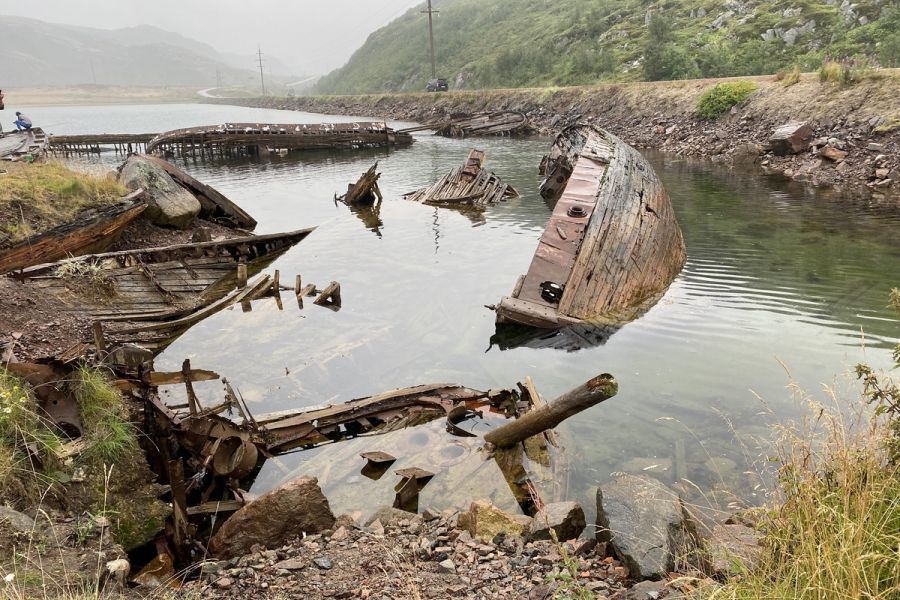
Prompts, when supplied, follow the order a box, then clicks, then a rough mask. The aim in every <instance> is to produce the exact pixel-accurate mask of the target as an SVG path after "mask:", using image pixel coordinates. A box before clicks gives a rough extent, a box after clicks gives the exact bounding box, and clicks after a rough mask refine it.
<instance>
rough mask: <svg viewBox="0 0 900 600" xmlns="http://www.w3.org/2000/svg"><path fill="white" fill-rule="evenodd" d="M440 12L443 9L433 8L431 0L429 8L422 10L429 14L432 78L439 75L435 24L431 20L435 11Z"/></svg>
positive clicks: (429, 0)
mask: <svg viewBox="0 0 900 600" xmlns="http://www.w3.org/2000/svg"><path fill="white" fill-rule="evenodd" d="M439 12H441V11H439V10H434V9H433V8H431V0H428V9H427V10H423V11H422V13H423V14H425V13H427V14H428V45H429V47H430V48H431V78H432V79H434V78H435V77H437V68H436V66H435V61H434V26H433V25H432V22H431V20H432V15H433V14H434V13H439Z"/></svg>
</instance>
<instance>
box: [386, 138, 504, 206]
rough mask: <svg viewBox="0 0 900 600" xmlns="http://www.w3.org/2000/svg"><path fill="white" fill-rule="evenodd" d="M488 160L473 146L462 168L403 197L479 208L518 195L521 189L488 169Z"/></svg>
mask: <svg viewBox="0 0 900 600" xmlns="http://www.w3.org/2000/svg"><path fill="white" fill-rule="evenodd" d="M484 161H485V154H484V152H482V151H481V150H476V149H472V150H470V151H469V156H468V157H467V158H466V162H465V163H464V164H463V165H462V166H461V167H458V168H456V169H453V170H452V171H450V172H449V173H447V174H446V175H444V176H443V177H441V178H440V179H438V180H437V181H435V182H434V183H433V184H431V185H430V186H428V187H424V188H422V189H419V190H416V191H415V192H410V193H408V194H404V195H403V197H404V198H406V199H407V200H412V201H413V202H421V203H422V204H429V205H432V206H445V207H451V208H457V209H460V210H475V211H482V210H484V209H485V208H487V207H488V206H490V205H492V204H496V203H498V202H505V201H506V200H510V199H512V198H518V197H519V192H517V191H516V189H515V188H514V187H512V186H511V185H509V184H507V183H503V182H502V181H501V180H500V178H499V177H498V176H497V175H495V174H494V173H492V172H490V171H488V170H487V169H485V168H484Z"/></svg>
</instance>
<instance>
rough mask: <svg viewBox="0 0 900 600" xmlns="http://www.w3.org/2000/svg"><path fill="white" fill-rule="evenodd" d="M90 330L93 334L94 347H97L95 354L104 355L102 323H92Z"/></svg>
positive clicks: (104, 339)
mask: <svg viewBox="0 0 900 600" xmlns="http://www.w3.org/2000/svg"><path fill="white" fill-rule="evenodd" d="M91 329H92V330H93V332H94V345H95V346H96V347H97V354H103V353H105V352H106V338H104V337H103V323H101V322H100V321H94V324H93V325H92V326H91Z"/></svg>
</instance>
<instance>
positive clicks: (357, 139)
mask: <svg viewBox="0 0 900 600" xmlns="http://www.w3.org/2000/svg"><path fill="white" fill-rule="evenodd" d="M412 142H413V138H412V136H411V135H410V134H409V133H402V132H399V131H395V130H394V129H392V128H390V127H388V126H387V124H386V123H384V122H383V121H371V122H363V121H360V122H355V123H317V124H296V123H283V124H282V123H224V124H222V125H203V126H198V127H188V128H185V129H175V130H173V131H167V132H165V133H161V134H159V135H157V136H156V137H154V138H153V139H152V140H150V142H149V143H148V144H147V152H157V153H164V154H167V155H176V156H203V155H224V156H232V155H260V154H267V153H281V152H292V151H297V150H321V149H329V148H344V149H355V148H382V147H394V146H408V145H410V144H412Z"/></svg>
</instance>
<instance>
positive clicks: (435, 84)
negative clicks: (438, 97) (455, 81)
mask: <svg viewBox="0 0 900 600" xmlns="http://www.w3.org/2000/svg"><path fill="white" fill-rule="evenodd" d="M449 89H450V86H449V85H448V84H447V80H446V79H444V78H443V77H439V78H438V79H429V80H428V84H427V85H426V86H425V91H426V92H446V91H448V90H449Z"/></svg>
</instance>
